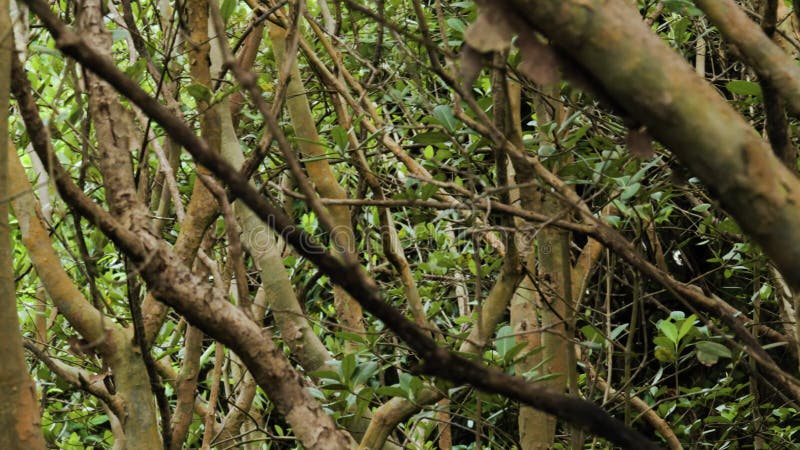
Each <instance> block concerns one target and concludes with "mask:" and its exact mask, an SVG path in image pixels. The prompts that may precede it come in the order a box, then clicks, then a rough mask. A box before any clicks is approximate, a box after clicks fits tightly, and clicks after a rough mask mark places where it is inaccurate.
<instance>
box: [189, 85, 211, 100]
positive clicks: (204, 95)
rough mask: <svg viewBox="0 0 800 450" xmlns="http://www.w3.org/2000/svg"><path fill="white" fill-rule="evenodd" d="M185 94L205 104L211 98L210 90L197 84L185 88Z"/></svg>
mask: <svg viewBox="0 0 800 450" xmlns="http://www.w3.org/2000/svg"><path fill="white" fill-rule="evenodd" d="M186 92H188V93H189V95H191V96H192V97H193V98H194V99H195V100H197V101H199V102H207V101H209V100H211V97H212V95H211V89H209V88H208V87H207V86H203V85H202V84H198V83H192V84H190V85H188V86H186Z"/></svg>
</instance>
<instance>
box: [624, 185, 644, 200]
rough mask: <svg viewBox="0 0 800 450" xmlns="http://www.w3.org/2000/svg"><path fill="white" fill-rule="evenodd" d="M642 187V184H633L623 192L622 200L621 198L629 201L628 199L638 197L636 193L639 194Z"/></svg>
mask: <svg viewBox="0 0 800 450" xmlns="http://www.w3.org/2000/svg"><path fill="white" fill-rule="evenodd" d="M641 187H642V185H641V184H639V183H632V184H630V185H629V186H628V187H626V188H625V190H624V191H622V195H620V198H621V199H622V200H628V199H630V198H631V197H633V196H634V195H636V193H638V192H639V189H640V188H641Z"/></svg>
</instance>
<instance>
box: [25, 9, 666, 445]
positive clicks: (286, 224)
mask: <svg viewBox="0 0 800 450" xmlns="http://www.w3.org/2000/svg"><path fill="white" fill-rule="evenodd" d="M25 1H26V3H27V4H28V5H29V6H30V7H31V8H32V10H34V11H35V13H36V14H37V15H38V16H39V17H40V18H42V19H43V21H44V23H45V26H47V28H48V29H49V30H50V31H51V33H53V35H54V37H55V38H56V42H57V43H58V46H59V48H60V49H61V50H62V51H63V52H65V53H67V54H68V55H70V56H72V57H75V58H77V59H78V60H80V61H81V62H82V63H84V64H87V65H89V66H91V67H93V69H94V70H95V71H97V72H98V73H100V74H103V76H104V77H105V78H106V79H107V81H109V82H111V83H113V84H114V85H115V86H116V87H117V88H118V89H119V90H120V91H123V92H125V94H126V95H127V96H129V98H130V99H131V100H132V101H133V102H134V103H135V104H137V105H138V106H139V107H140V108H142V110H143V111H145V113H146V114H148V115H149V116H150V117H151V118H153V119H154V120H155V121H157V122H158V123H159V124H160V125H161V126H162V127H163V128H164V129H165V131H167V132H168V133H170V134H171V135H172V136H173V137H175V138H176V139H178V140H179V141H180V142H182V143H183V144H184V145H185V147H186V148H187V150H189V151H190V152H191V153H192V155H193V156H194V157H195V158H196V160H197V161H198V162H199V163H201V164H204V165H205V166H206V167H209V168H211V169H212V170H213V171H214V173H215V175H217V176H218V177H219V178H220V179H221V180H223V181H224V182H225V183H226V184H227V185H228V187H229V188H230V189H231V192H232V193H233V194H234V195H236V196H238V197H239V198H240V199H242V200H243V201H244V202H245V203H246V204H247V205H248V206H249V207H250V208H251V210H253V211H254V212H257V213H258V214H259V216H260V217H261V218H262V219H263V220H265V221H266V222H268V223H269V225H270V226H272V227H274V228H275V229H276V231H279V232H280V233H282V235H283V236H284V237H285V239H286V240H287V242H288V243H290V244H291V245H293V246H294V247H295V249H296V250H297V251H298V252H299V253H300V254H301V255H303V256H305V257H306V258H308V259H309V260H310V261H311V262H313V263H314V264H316V265H317V266H318V267H319V268H320V270H321V271H322V272H323V273H326V274H328V275H329V276H330V277H331V279H333V280H336V282H337V283H338V284H340V285H341V286H343V287H344V288H345V289H347V290H348V292H349V293H350V294H351V295H352V296H353V297H354V298H356V299H357V300H358V301H359V302H360V303H361V305H362V306H363V307H364V308H365V309H368V310H369V311H370V312H372V313H373V314H375V315H376V316H377V317H378V318H379V319H381V320H383V321H384V322H385V323H386V324H387V325H388V326H389V327H391V328H392V329H393V330H394V331H395V333H397V334H398V335H399V337H400V338H401V339H403V340H404V341H405V342H407V343H408V344H409V345H411V346H412V347H413V348H414V350H415V351H416V352H417V353H418V354H419V356H420V357H421V358H422V359H423V360H424V361H425V365H424V367H423V370H424V371H425V372H427V373H429V374H431V375H435V376H441V377H444V378H447V379H450V380H452V381H454V382H456V383H470V384H472V385H473V386H475V387H476V388H478V389H482V390H487V391H490V392H495V393H498V394H501V395H506V396H508V397H510V398H513V399H516V400H520V401H523V402H525V403H526V404H529V405H531V406H535V407H538V408H542V409H544V410H545V411H547V412H549V413H551V414H553V415H557V416H559V417H564V418H565V419H566V418H568V419H569V420H570V421H573V422H574V423H576V424H578V425H580V426H583V427H587V428H588V429H589V430H590V431H592V432H595V433H599V434H601V435H603V436H606V437H608V438H609V439H611V440H613V441H614V442H618V443H620V444H622V445H628V446H637V447H639V448H655V447H654V445H653V444H652V443H650V442H649V441H647V439H646V438H644V437H643V436H641V435H640V434H639V433H637V432H635V431H633V430H631V429H628V428H627V427H624V426H622V425H621V424H620V422H618V421H616V420H614V419H613V418H611V417H610V416H608V414H607V413H605V412H604V411H602V410H601V409H600V408H598V407H597V406H596V405H594V404H592V403H590V402H586V401H582V400H578V399H573V398H568V397H565V396H563V395H558V394H553V393H551V392H548V391H547V390H544V389H541V388H539V387H536V386H533V385H531V384H530V383H527V382H525V381H524V380H521V379H519V378H515V377H510V376H508V375H507V374H505V373H503V372H502V371H500V370H497V369H493V368H490V367H486V366H484V365H481V364H477V363H474V362H471V361H468V360H466V359H464V358H462V357H460V356H458V355H456V354H454V353H452V352H448V351H446V350H444V349H441V348H439V347H437V346H436V344H435V343H434V341H433V340H432V339H431V338H430V337H429V336H427V335H426V333H425V332H424V331H423V330H421V329H420V328H419V327H417V326H416V325H414V324H413V323H412V322H409V321H408V320H407V319H406V318H405V317H404V316H403V314H402V313H400V312H399V311H397V310H395V309H394V308H392V307H391V306H390V305H388V304H387V303H386V302H384V301H383V300H382V298H381V296H380V293H379V291H378V289H377V286H376V284H375V282H374V281H373V280H372V279H371V278H370V277H369V276H368V275H367V274H366V273H365V272H364V271H363V269H362V268H360V267H358V266H357V265H355V264H354V263H353V262H350V261H342V260H341V259H340V258H338V257H336V256H333V255H331V254H330V253H329V252H327V251H326V250H325V248H323V247H321V246H320V245H319V244H317V243H315V242H314V241H313V240H312V239H311V238H310V237H309V236H307V235H306V234H305V233H304V232H303V231H301V230H299V229H297V228H296V227H294V226H293V224H292V223H291V221H290V220H289V219H288V218H287V217H286V216H285V214H283V212H282V211H281V210H279V209H278V208H276V207H275V206H274V205H272V204H271V203H270V202H268V201H266V200H265V199H264V198H263V197H262V196H260V195H259V194H258V193H257V192H256V191H255V190H254V189H253V188H252V187H251V186H250V185H249V184H248V182H247V180H246V179H244V178H243V177H241V176H240V175H239V173H238V171H237V170H236V169H234V168H233V167H232V166H231V165H230V164H228V163H226V162H225V161H224V160H222V158H221V157H219V155H217V154H215V153H214V152H212V151H210V148H209V146H208V144H207V143H206V142H205V141H203V140H202V139H199V138H198V137H197V136H196V135H195V134H194V133H192V132H191V130H189V129H188V128H187V127H186V126H185V125H184V124H183V123H181V122H180V121H179V120H176V118H175V117H174V116H173V115H171V114H170V113H169V112H168V111H167V110H166V109H165V108H164V107H163V106H161V105H160V104H158V103H157V102H155V101H153V99H152V98H151V97H149V96H148V95H147V94H146V93H145V92H144V91H142V90H141V88H139V87H138V86H137V85H136V84H135V83H132V82H131V80H130V79H128V78H127V77H125V76H124V75H123V74H122V73H120V72H119V70H118V69H116V67H114V65H113V64H112V63H111V62H110V61H109V60H107V59H105V58H102V57H99V55H97V54H96V53H94V52H93V51H92V50H91V49H89V48H88V47H86V46H85V45H83V44H82V42H81V41H80V40H79V39H77V38H76V36H75V35H74V34H73V33H71V32H70V31H69V30H68V29H67V28H66V27H65V26H64V25H63V23H62V22H60V21H59V20H58V19H57V18H56V17H55V16H54V15H53V13H52V12H51V11H50V10H49V9H48V7H47V5H46V4H44V3H43V2H41V1H39V0H25ZM26 126H29V130H30V132H31V133H36V132H39V131H40V128H41V125H40V124H29V123H28V121H27V120H26ZM278 131H279V130H278ZM39 150H44V151H45V152H46V148H45V149H43V148H42V147H41V146H39V148H38V149H37V151H39ZM44 154H45V155H46V153H44ZM59 169H60V166H57V165H55V166H53V167H51V170H54V171H56V173H58V174H59V175H61V174H62V173H63V169H62V170H59ZM57 183H58V187H59V189H60V191H61V192H62V195H64V197H66V198H69V199H70V201H71V202H72V203H73V205H74V206H75V207H76V208H77V209H78V210H79V211H80V212H81V214H84V215H85V216H86V217H87V218H89V219H90V220H92V221H93V223H95V224H96V225H97V226H99V227H101V229H102V230H103V232H104V233H107V234H108V235H109V237H111V238H112V239H114V241H115V242H117V244H118V245H120V246H121V247H122V248H123V249H124V250H125V251H126V252H127V253H129V254H130V255H132V257H133V258H134V259H135V260H136V261H137V262H138V263H140V264H143V265H144V267H143V269H142V270H143V271H142V275H143V277H144V278H145V279H146V280H147V281H148V284H149V285H150V287H151V288H152V289H153V290H154V291H155V292H156V293H157V294H158V295H159V296H160V298H162V299H163V300H164V301H165V302H167V303H169V304H170V305H171V306H173V307H175V308H176V310H178V311H179V312H180V313H182V314H184V315H186V317H187V319H188V320H189V321H191V322H193V323H195V324H197V325H198V326H200V327H201V328H202V329H203V330H204V331H206V332H207V333H209V334H210V335H212V336H215V337H219V338H220V340H223V342H224V343H226V344H227V345H229V346H231V347H232V348H234V349H235V350H236V351H237V352H240V355H241V356H242V359H243V361H244V362H245V363H246V364H247V366H248V367H249V368H250V369H251V370H252V371H253V374H254V376H256V379H257V380H258V381H259V385H261V386H262V388H264V389H265V390H268V391H269V392H270V398H271V399H273V401H274V402H275V404H276V406H277V407H278V410H280V411H282V412H284V414H286V415H287V418H288V419H289V422H290V423H292V425H293V427H297V426H299V427H300V428H299V429H300V430H303V431H309V432H311V431H313V430H316V432H317V433H316V434H315V435H319V434H320V432H321V431H322V430H326V433H324V434H325V437H327V438H330V437H332V436H331V434H329V433H327V430H328V428H323V427H321V426H319V425H321V424H320V422H319V421H320V420H322V418H321V417H320V416H319V415H318V414H323V413H321V410H320V409H316V408H314V409H311V410H310V412H312V414H311V415H302V416H297V415H294V414H293V413H301V411H298V410H297V409H296V408H301V409H302V410H306V408H308V407H309V406H310V405H313V401H311V400H310V396H308V394H307V393H306V392H305V391H304V390H302V389H300V391H299V392H298V391H297V390H296V389H294V388H293V386H294V385H293V383H292V382H291V381H292V380H296V378H295V377H296V376H297V374H296V373H294V374H292V373H291V372H285V371H283V369H282V368H283V367H285V364H286V363H285V359H284V358H282V355H280V357H279V356H278V355H276V354H275V353H276V352H277V349H274V346H272V348H269V349H268V348H266V347H265V345H267V344H262V340H263V336H262V335H261V333H260V330H258V328H257V327H255V329H254V328H253V327H251V326H250V325H249V324H248V323H246V321H245V322H244V323H241V322H240V321H239V320H238V316H242V317H243V314H242V313H241V312H240V311H239V310H238V309H236V308H235V307H233V306H231V305H230V304H228V303H226V302H224V301H214V299H215V298H217V299H218V297H217V296H215V295H214V294H213V293H212V292H209V291H208V290H207V288H203V286H202V285H201V284H200V283H198V282H197V281H198V280H196V279H195V278H194V277H192V276H191V274H190V273H187V271H186V270H185V269H184V268H181V267H180V266H179V265H178V264H175V256H174V255H172V254H171V252H169V251H168V250H167V249H165V248H163V247H162V246H159V245H158V244H157V243H156V242H154V241H153V239H151V238H150V237H149V236H140V238H141V239H142V241H139V240H138V239H136V237H135V236H132V235H131V233H130V232H129V231H127V230H125V229H123V228H121V227H119V226H118V225H117V224H116V223H115V221H113V219H111V218H109V217H106V216H107V215H106V214H105V213H104V212H103V211H102V210H99V208H97V206H96V205H94V204H93V203H92V202H91V201H88V200H87V199H85V197H84V196H83V194H82V193H81V192H80V191H79V190H78V189H77V187H76V186H74V184H72V183H71V182H70V180H69V178H68V177H62V176H59V177H57ZM198 303H200V304H198ZM237 315H238V316H237ZM234 323H235V324H236V325H235V326H234ZM251 323H252V322H251ZM267 342H268V343H271V341H269V340H267ZM273 355H274V356H273ZM300 384H301V385H302V383H300ZM278 386H280V388H279V387H278ZM281 388H282V389H281ZM291 393H296V394H297V395H300V396H301V399H302V400H305V399H309V401H308V402H306V401H297V402H294V403H291V395H290V394H291ZM273 394H274V395H273ZM303 394H305V396H303ZM293 408H294V409H293ZM306 411H308V410H306ZM296 419H305V420H300V421H299V422H298V420H296ZM309 419H315V420H309ZM328 419H329V420H330V418H328ZM295 431H296V432H298V433H299V431H298V428H296V429H295ZM340 444H341V443H340ZM315 447H316V446H315Z"/></svg>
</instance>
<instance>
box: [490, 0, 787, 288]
mask: <svg viewBox="0 0 800 450" xmlns="http://www.w3.org/2000/svg"><path fill="white" fill-rule="evenodd" d="M711 3H717V6H719V7H723V5H725V4H728V3H729V2H727V1H725V2H705V1H703V2H699V3H698V4H699V5H700V6H703V7H705V6H704V5H706V4H711ZM731 3H732V2H731ZM505 4H506V5H509V6H512V7H514V8H516V11H517V16H518V17H521V18H523V20H525V21H526V23H527V24H529V26H532V27H535V28H536V29H539V30H541V31H542V32H543V33H544V34H545V35H547V37H548V38H550V39H551V40H552V41H553V42H556V43H558V46H559V48H561V49H563V50H564V51H565V52H566V53H568V54H569V55H570V56H571V57H572V58H573V59H574V60H575V61H576V62H577V64H579V65H580V66H582V67H583V68H584V69H586V70H587V71H588V72H589V73H591V74H592V75H593V76H594V77H595V79H596V81H597V83H598V84H599V85H600V86H601V87H602V88H603V89H604V90H605V92H606V93H607V94H608V95H609V96H610V97H611V98H612V99H613V100H614V101H615V102H617V104H619V105H620V106H621V107H622V108H624V109H625V110H626V112H627V113H629V114H630V115H631V116H634V117H637V118H639V119H640V120H641V121H642V123H643V124H644V125H646V126H647V128H648V131H649V132H650V134H651V135H652V136H653V137H655V138H656V139H658V140H659V141H660V142H662V143H663V144H664V145H666V146H667V147H668V148H669V149H670V150H671V151H672V152H674V153H675V154H676V155H677V156H678V157H679V158H680V159H681V161H682V162H683V163H684V164H686V166H687V167H688V168H689V169H690V170H691V171H692V172H693V173H694V174H696V175H697V176H698V177H699V178H700V179H701V180H702V181H703V182H704V183H706V185H707V186H709V188H710V189H711V190H712V192H714V193H715V194H716V196H717V197H718V198H719V199H720V200H721V202H722V205H723V206H724V207H725V208H726V210H727V211H728V212H729V213H730V214H731V216H733V217H734V218H735V219H736V220H737V222H738V223H739V224H740V225H741V227H742V229H743V230H745V232H747V233H748V234H749V235H750V236H752V237H753V239H754V240H755V241H756V242H757V243H758V244H760V245H761V246H762V247H763V249H764V251H765V253H766V254H767V255H768V256H770V257H771V258H772V259H773V261H775V263H776V265H777V266H778V268H779V269H780V270H781V272H782V273H784V275H785V276H786V279H787V281H788V282H789V284H790V285H792V286H793V287H800V246H795V245H787V243H789V242H800V208H798V207H797V205H798V204H800V181H798V180H797V178H796V177H795V175H794V174H792V173H791V172H790V171H789V170H788V169H786V168H785V167H784V166H783V164H782V163H781V162H780V161H779V160H778V159H777V158H776V157H775V156H774V155H773V153H772V150H771V149H770V148H769V146H768V145H766V143H764V142H763V141H762V140H761V138H760V136H758V134H757V133H756V132H755V131H754V130H753V129H752V127H751V126H750V125H749V124H748V123H747V122H746V121H745V120H744V119H743V118H742V116H741V115H739V113H737V112H736V110H734V109H733V108H732V107H731V106H730V105H729V104H728V103H727V102H726V101H725V100H724V99H723V98H722V97H720V95H719V94H718V93H717V92H716V91H715V90H714V89H713V88H712V87H711V86H710V85H708V83H706V82H705V80H703V79H702V78H700V77H698V76H697V75H696V74H695V73H694V71H693V70H692V68H691V67H690V66H689V65H688V64H687V63H686V62H685V61H684V60H683V59H682V58H681V56H679V55H678V54H677V53H675V52H674V51H673V50H671V49H670V48H669V47H668V46H667V45H666V44H665V43H664V42H662V41H661V39H660V38H659V37H658V36H656V35H655V34H653V33H652V32H651V31H650V29H649V28H648V27H647V26H646V25H644V24H643V23H642V22H641V20H640V18H639V16H638V13H637V12H636V11H635V10H634V9H633V8H631V6H630V5H629V4H627V3H625V2H623V1H620V0H609V1H605V2H591V3H589V4H587V3H586V2H583V1H579V0H571V1H543V2H542V1H536V2H534V1H527V0H509V1H507V2H506V3H505ZM737 23H738V22H737ZM750 23H752V22H750ZM756 27H757V26H756ZM736 30H737V32H740V31H741V29H740V28H736ZM759 33H761V31H760V30H759ZM761 36H763V37H764V39H766V40H767V41H768V39H767V38H766V36H764V34H763V33H761ZM769 45H774V44H772V43H769ZM764 48H768V46H765V47H764ZM778 51H779V52H780V53H779V54H780V55H781V56H780V57H779V59H778V61H777V63H776V64H769V67H770V68H771V69H770V70H771V72H770V73H773V74H774V73H778V72H780V73H784V72H787V73H789V72H793V71H795V70H798V69H797V67H796V66H795V65H794V64H789V65H787V64H785V62H786V55H785V54H784V53H783V52H782V51H780V49H778ZM773 53H774V52H769V53H768V54H763V55H762V54H759V58H762V59H759V61H760V63H761V64H766V63H767V62H768V61H772V59H771V58H773V57H775V56H776V55H775V54H773ZM789 66H791V67H789ZM792 79H794V77H792ZM797 85H798V86H800V84H797ZM776 88H778V89H782V88H781V85H780V84H776ZM786 92H793V89H787V91H786ZM796 97H797V98H800V96H796ZM791 100H792V99H791V98H787V104H788V106H789V107H790V108H791V107H792V101H791Z"/></svg>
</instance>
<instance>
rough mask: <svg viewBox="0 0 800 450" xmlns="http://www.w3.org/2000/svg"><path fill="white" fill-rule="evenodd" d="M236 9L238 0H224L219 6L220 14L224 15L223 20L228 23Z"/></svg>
mask: <svg viewBox="0 0 800 450" xmlns="http://www.w3.org/2000/svg"><path fill="white" fill-rule="evenodd" d="M235 9H236V0H222V5H221V6H220V7H219V11H220V14H221V15H222V21H223V22H225V23H226V24H227V23H228V19H230V18H231V15H232V14H233V11H234V10H235Z"/></svg>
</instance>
